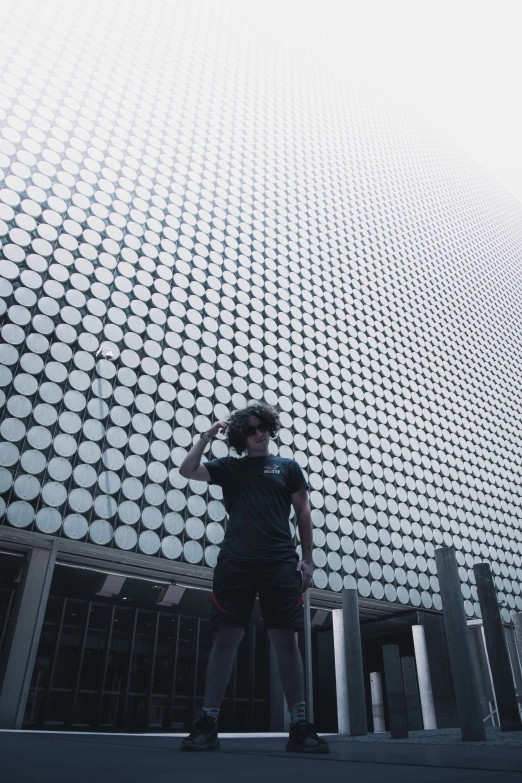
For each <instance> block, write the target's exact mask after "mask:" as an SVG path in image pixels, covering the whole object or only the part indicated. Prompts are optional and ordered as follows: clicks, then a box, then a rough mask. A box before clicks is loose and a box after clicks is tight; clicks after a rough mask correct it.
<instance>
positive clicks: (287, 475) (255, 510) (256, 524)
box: [203, 455, 308, 560]
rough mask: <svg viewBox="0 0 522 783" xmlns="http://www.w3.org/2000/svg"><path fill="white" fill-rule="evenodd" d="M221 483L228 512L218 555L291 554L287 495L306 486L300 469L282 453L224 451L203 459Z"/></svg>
mask: <svg viewBox="0 0 522 783" xmlns="http://www.w3.org/2000/svg"><path fill="white" fill-rule="evenodd" d="M203 464H204V465H205V467H206V469H207V470H208V472H209V474H210V478H211V481H212V484H219V486H220V487H222V488H223V500H224V503H225V508H226V510H227V513H228V515H229V519H228V523H227V527H226V531H225V539H224V541H223V544H222V545H221V550H220V553H219V559H220V560H222V559H224V558H237V559H248V560H250V559H252V560H272V559H277V560H279V559H281V558H284V557H295V554H296V551H295V544H294V542H293V540H292V537H291V534H290V525H289V518H290V511H291V505H292V502H291V497H292V495H293V493H294V492H297V491H298V490H300V489H307V488H308V484H307V483H306V480H305V477H304V475H303V471H302V470H301V468H300V466H299V464H298V463H297V462H296V461H295V460H293V459H285V458H283V457H274V456H272V455H269V456H267V457H241V458H238V457H222V458H221V459H215V460H212V461H211V462H204V463H203Z"/></svg>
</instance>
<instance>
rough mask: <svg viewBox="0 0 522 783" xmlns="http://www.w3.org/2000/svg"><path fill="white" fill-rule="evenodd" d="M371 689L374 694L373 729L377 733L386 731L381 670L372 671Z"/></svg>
mask: <svg viewBox="0 0 522 783" xmlns="http://www.w3.org/2000/svg"><path fill="white" fill-rule="evenodd" d="M370 689H371V694H372V716H373V731H374V733H375V734H378V733H380V732H383V731H386V725H385V723H384V702H383V698H382V682H381V673H380V672H371V674H370Z"/></svg>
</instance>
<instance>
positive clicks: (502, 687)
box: [473, 563, 522, 731]
mask: <svg viewBox="0 0 522 783" xmlns="http://www.w3.org/2000/svg"><path fill="white" fill-rule="evenodd" d="M473 572H474V574H475V580H476V583H477V592H478V598H479V603H480V611H481V613H482V628H483V631H484V641H485V644H486V651H487V655H488V662H489V668H490V672H491V678H492V681H493V688H494V691H495V702H496V707H497V714H498V719H499V722H500V728H501V730H502V731H522V721H521V720H520V713H519V711H518V704H517V696H516V692H515V683H514V682H513V675H512V673H511V664H510V660H509V654H508V649H507V644H506V637H505V635H504V624H503V622H502V618H501V616H500V608H499V605H498V601H497V592H496V590H495V583H494V582H493V575H492V573H491V568H490V566H489V563H475V565H474V566H473Z"/></svg>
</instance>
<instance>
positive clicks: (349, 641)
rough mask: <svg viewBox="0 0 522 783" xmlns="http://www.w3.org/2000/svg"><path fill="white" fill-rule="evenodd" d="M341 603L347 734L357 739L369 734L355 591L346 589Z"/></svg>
mask: <svg viewBox="0 0 522 783" xmlns="http://www.w3.org/2000/svg"><path fill="white" fill-rule="evenodd" d="M342 601H343V603H342V607H343V608H342V613H343V626H344V656H345V667H346V689H347V698H348V722H349V733H350V735H351V736H352V737H357V736H361V735H363V734H368V722H367V719H366V693H365V688H364V670H363V662H362V648H361V628H360V625H359V605H358V601H357V590H354V589H346V588H345V589H344V590H343V591H342Z"/></svg>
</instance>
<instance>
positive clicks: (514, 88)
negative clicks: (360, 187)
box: [296, 0, 522, 203]
mask: <svg viewBox="0 0 522 783" xmlns="http://www.w3.org/2000/svg"><path fill="white" fill-rule="evenodd" d="M301 3H302V5H301ZM298 8H300V9H301V10H303V9H304V8H306V13H305V16H306V17H307V19H308V21H307V22H305V24H304V26H305V27H309V30H310V31H311V32H310V33H308V31H306V32H305V31H304V30H303V32H305V35H306V37H307V38H308V40H309V42H310V43H311V44H312V45H313V39H314V38H315V39H316V42H319V41H321V46H322V47H323V50H324V52H325V57H332V56H333V57H335V58H336V59H338V61H339V67H346V68H347V69H348V71H350V70H351V71H353V70H354V69H356V70H358V71H359V73H360V74H361V75H362V76H363V78H367V79H373V80H374V81H375V82H376V83H378V84H380V85H381V86H382V87H385V88H386V89H387V92H388V98H390V97H392V96H393V95H396V96H397V99H398V100H400V101H402V102H403V103H404V104H406V105H409V106H411V108H412V109H415V110H416V111H417V112H418V113H420V114H422V115H424V117H425V118H427V119H428V120H429V121H430V123H431V124H432V125H433V126H434V127H435V128H436V129H437V130H439V131H440V132H442V133H443V135H445V136H446V137H447V138H449V139H450V140H451V141H452V142H453V143H454V144H456V145H457V146H459V147H460V148H461V149H463V150H465V151H466V152H467V153H468V154H469V155H470V156H471V157H473V158H474V159H475V160H476V161H477V162H478V163H480V164H481V165H482V166H483V167H484V168H485V169H486V170H487V171H488V172H489V173H490V174H492V175H493V176H494V177H495V178H496V179H497V180H498V181H499V182H500V183H501V184H502V185H503V186H504V187H506V188H507V189H508V190H509V191H511V193H512V194H513V195H514V196H516V198H517V199H518V200H519V201H520V202H521V203H522V3H520V2H519V0H516V1H515V0H494V1H493V0H450V1H449V2H448V0H364V1H363V0H360V1H359V0H353V1H351V0H321V1H320V2H318V0H300V2H299V4H298ZM296 10H297V9H296ZM307 33H308V34H307Z"/></svg>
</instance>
